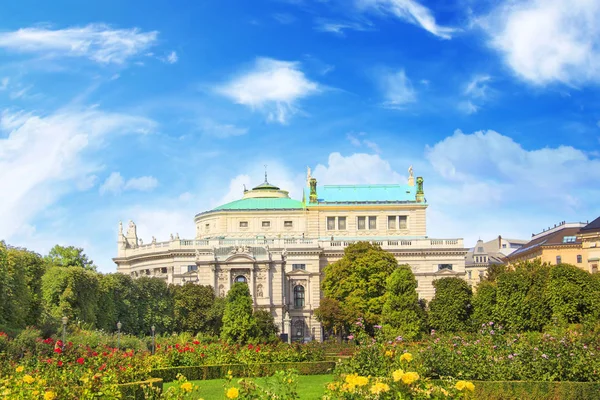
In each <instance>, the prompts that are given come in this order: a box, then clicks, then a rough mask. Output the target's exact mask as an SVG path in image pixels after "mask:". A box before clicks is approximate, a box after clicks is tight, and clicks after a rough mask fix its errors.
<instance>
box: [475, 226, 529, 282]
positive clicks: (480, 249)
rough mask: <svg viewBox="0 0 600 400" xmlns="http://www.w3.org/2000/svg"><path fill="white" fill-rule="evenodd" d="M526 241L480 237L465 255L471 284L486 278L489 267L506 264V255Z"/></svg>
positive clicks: (499, 237) (500, 237)
mask: <svg viewBox="0 0 600 400" xmlns="http://www.w3.org/2000/svg"><path fill="white" fill-rule="evenodd" d="M526 243H527V240H520V239H506V238H503V237H502V236H498V238H497V239H493V240H490V241H489V242H483V240H481V239H479V240H478V241H477V244H476V245H475V247H473V248H472V249H470V250H469V251H468V252H467V255H466V257H465V271H466V279H467V281H468V282H469V284H471V286H476V285H477V284H478V283H479V282H481V281H482V280H483V278H485V274H486V271H487V269H488V267H490V266H491V265H501V264H506V256H507V255H509V254H511V253H512V252H514V251H516V250H518V249H520V248H521V247H523V245H524V244H526Z"/></svg>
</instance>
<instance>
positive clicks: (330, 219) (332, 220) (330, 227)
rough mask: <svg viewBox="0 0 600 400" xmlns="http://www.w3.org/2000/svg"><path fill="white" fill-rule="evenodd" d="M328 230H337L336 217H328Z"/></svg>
mask: <svg viewBox="0 0 600 400" xmlns="http://www.w3.org/2000/svg"><path fill="white" fill-rule="evenodd" d="M327 230H328V231H333V230H335V217H327Z"/></svg>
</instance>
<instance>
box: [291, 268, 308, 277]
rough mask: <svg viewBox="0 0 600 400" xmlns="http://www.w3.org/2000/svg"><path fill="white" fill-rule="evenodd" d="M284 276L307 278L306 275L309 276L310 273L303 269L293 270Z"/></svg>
mask: <svg viewBox="0 0 600 400" xmlns="http://www.w3.org/2000/svg"><path fill="white" fill-rule="evenodd" d="M286 275H299V276H308V275H311V273H310V272H308V271H306V270H304V269H294V270H292V271H290V272H288V273H287V274H286Z"/></svg>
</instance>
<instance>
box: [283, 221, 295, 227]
mask: <svg viewBox="0 0 600 400" xmlns="http://www.w3.org/2000/svg"><path fill="white" fill-rule="evenodd" d="M293 226H294V223H293V222H292V221H283V227H284V228H291V227H293Z"/></svg>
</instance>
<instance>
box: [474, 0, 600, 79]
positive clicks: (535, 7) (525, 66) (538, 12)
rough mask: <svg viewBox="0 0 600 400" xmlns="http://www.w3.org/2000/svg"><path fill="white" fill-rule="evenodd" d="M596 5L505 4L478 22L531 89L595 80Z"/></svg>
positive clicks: (550, 0) (599, 38) (598, 45)
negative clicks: (558, 83) (536, 86)
mask: <svg viewBox="0 0 600 400" xmlns="http://www.w3.org/2000/svg"><path fill="white" fill-rule="evenodd" d="M599 20H600V2H598V1H593V0H592V1H586V0H577V1H569V0H528V1H523V2H520V3H516V2H507V3H505V4H504V5H502V6H500V7H498V8H496V9H495V10H493V11H492V12H491V13H490V14H489V15H488V16H487V17H483V18H480V19H479V20H478V21H477V23H478V24H479V25H480V26H481V27H482V28H483V29H484V30H485V31H486V32H487V33H488V35H489V36H490V45H491V46H492V47H493V48H495V49H496V50H498V51H499V52H500V53H501V54H502V55H503V56H504V60H505V62H506V64H507V65H508V66H509V67H510V68H511V69H512V70H513V71H514V73H515V74H516V75H517V76H518V77H520V78H521V79H523V80H526V81H528V82H531V83H533V84H536V85H544V84H548V83H552V82H563V83H566V84H573V85H576V84H580V83H585V82H598V81H600V25H599V24H598V21H599Z"/></svg>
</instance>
